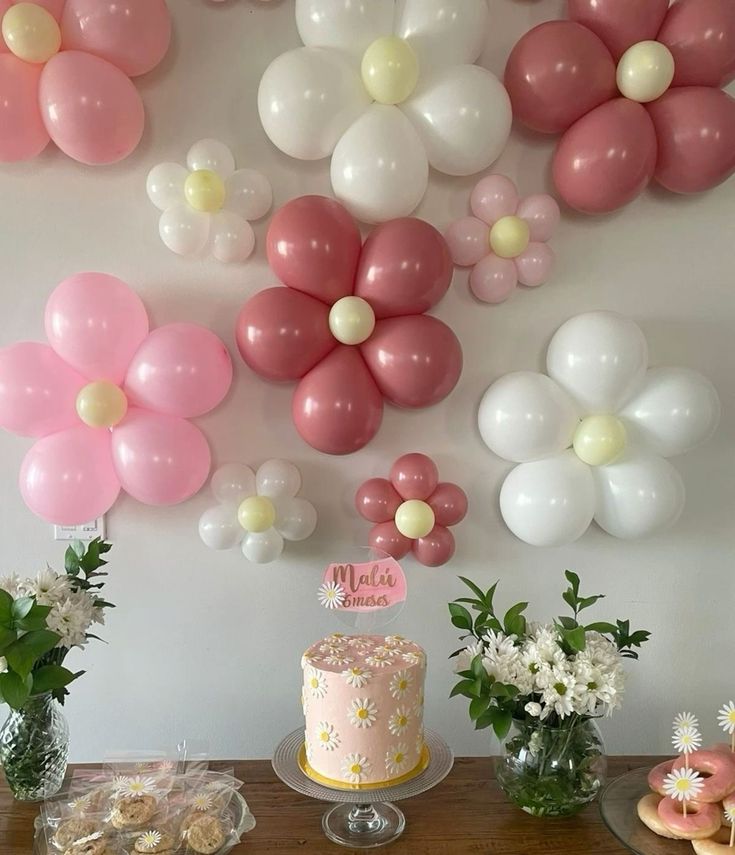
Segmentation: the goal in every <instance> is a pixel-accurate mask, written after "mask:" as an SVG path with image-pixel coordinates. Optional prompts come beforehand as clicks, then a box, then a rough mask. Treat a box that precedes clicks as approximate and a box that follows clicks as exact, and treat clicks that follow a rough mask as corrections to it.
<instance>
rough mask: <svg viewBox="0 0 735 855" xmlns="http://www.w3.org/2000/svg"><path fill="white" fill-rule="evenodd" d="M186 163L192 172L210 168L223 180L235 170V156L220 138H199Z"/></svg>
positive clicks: (187, 156)
mask: <svg viewBox="0 0 735 855" xmlns="http://www.w3.org/2000/svg"><path fill="white" fill-rule="evenodd" d="M186 163H187V165H188V167H189V169H190V170H191V171H192V172H195V171H196V170H197V169H209V170H211V171H212V172H216V173H217V175H219V177H220V178H222V180H224V179H226V178H229V177H230V175H232V173H233V172H234V171H235V158H234V157H233V155H232V152H231V151H230V149H229V148H228V147H227V146H226V145H225V144H224V143H223V142H220V141H219V140H212V139H206V140H199V142H196V143H194V145H193V146H192V147H191V148H190V149H189V153H188V154H187V155H186Z"/></svg>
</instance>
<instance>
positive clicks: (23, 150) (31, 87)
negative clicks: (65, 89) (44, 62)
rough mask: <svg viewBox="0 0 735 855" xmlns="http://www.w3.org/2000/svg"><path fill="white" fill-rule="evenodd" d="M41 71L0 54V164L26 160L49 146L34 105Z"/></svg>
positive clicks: (47, 136)
mask: <svg viewBox="0 0 735 855" xmlns="http://www.w3.org/2000/svg"><path fill="white" fill-rule="evenodd" d="M40 80H41V69H40V68H39V66H37V65H32V64H30V63H28V62H23V61H22V60H20V59H18V57H17V56H13V55H12V54H9V53H8V54H2V53H0V163H10V162H13V161H17V160H30V159H31V158H34V157H36V155H38V154H40V153H41V152H42V151H43V150H44V149H45V148H46V146H47V145H48V143H49V139H50V138H49V135H48V131H47V130H46V126H45V125H44V123H43V119H42V117H41V111H40V109H39V106H38V86H39V82H40Z"/></svg>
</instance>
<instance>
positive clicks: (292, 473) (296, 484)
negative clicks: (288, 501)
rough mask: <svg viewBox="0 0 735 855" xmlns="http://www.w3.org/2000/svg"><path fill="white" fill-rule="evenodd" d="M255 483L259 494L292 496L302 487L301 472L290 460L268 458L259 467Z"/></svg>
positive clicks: (275, 496) (273, 497) (277, 496)
mask: <svg viewBox="0 0 735 855" xmlns="http://www.w3.org/2000/svg"><path fill="white" fill-rule="evenodd" d="M255 483H256V486H257V489H258V495H259V496H268V497H269V498H271V499H277V498H278V499H280V498H291V497H293V496H295V495H296V494H297V493H298V492H299V490H300V489H301V473H300V472H299V470H298V468H297V467H296V466H294V464H293V463H291V462H290V461H288V460H266V461H265V463H263V465H262V466H261V467H260V468H259V469H258V472H257V474H256V476H255Z"/></svg>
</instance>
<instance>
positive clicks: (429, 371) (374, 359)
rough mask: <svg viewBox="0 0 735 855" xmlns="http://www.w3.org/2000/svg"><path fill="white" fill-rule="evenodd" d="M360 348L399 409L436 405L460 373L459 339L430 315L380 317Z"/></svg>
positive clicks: (374, 374) (379, 382) (388, 397)
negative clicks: (382, 319) (384, 318)
mask: <svg viewBox="0 0 735 855" xmlns="http://www.w3.org/2000/svg"><path fill="white" fill-rule="evenodd" d="M360 350H361V352H362V354H363V356H364V358H365V361H366V362H367V364H368V367H369V368H370V371H371V373H372V375H373V377H374V378H375V382H376V383H377V384H378V386H379V387H380V391H381V392H382V393H383V395H385V397H386V398H387V399H388V400H389V401H392V402H393V403H394V404H397V405H398V406H399V407H430V406H432V405H433V404H437V403H439V401H441V400H443V399H444V398H446V396H447V395H448V394H449V393H450V392H451V391H452V389H454V387H455V386H456V385H457V381H458V380H459V376H460V374H461V373H462V348H461V347H460V344H459V341H458V340H457V337H456V336H455V335H454V333H453V332H452V331H451V330H450V329H449V327H448V326H447V325H446V324H444V323H442V322H441V321H439V320H437V319H436V318H433V317H431V316H430V315H412V316H410V317H405V318H388V319H386V320H384V321H378V323H377V324H376V325H375V330H374V332H373V334H372V336H371V337H370V338H369V339H368V340H367V341H366V342H364V343H363V344H361V345H360Z"/></svg>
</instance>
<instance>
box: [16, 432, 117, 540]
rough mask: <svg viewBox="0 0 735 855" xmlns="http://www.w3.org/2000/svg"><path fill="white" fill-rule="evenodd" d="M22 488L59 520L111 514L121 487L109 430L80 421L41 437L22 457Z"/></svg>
mask: <svg viewBox="0 0 735 855" xmlns="http://www.w3.org/2000/svg"><path fill="white" fill-rule="evenodd" d="M20 491H21V494H22V496H23V500H24V501H25V503H26V505H28V507H29V508H30V509H31V510H32V511H33V513H34V514H37V515H38V516H39V517H41V519H44V520H46V521H47V522H50V523H53V524H54V525H82V524H83V523H87V522H90V521H92V520H94V519H96V518H97V517H100V516H102V515H103V514H106V513H107V511H109V510H110V508H111V507H112V506H113V505H114V504H115V500H116V499H117V497H118V494H119V492H120V482H119V480H118V477H117V475H116V474H115V468H114V466H113V463H112V454H111V451H110V433H109V431H107V430H94V429H93V428H89V427H87V426H86V425H81V424H80V425H77V426H76V427H72V428H68V429H67V430H63V431H59V432H58V433H53V434H51V435H50V436H46V437H44V438H43V439H39V440H38V442H37V443H36V444H35V445H34V446H33V448H31V450H30V451H29V452H28V453H27V454H26V456H25V459H24V460H23V465H22V466H21V470H20Z"/></svg>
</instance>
